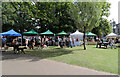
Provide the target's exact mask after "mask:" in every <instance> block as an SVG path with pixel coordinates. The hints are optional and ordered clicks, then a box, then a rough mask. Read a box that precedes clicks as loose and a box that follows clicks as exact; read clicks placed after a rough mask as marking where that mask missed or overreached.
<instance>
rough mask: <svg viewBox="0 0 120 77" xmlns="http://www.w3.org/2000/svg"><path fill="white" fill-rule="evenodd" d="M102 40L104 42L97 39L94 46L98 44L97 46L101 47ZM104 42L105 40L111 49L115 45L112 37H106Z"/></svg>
mask: <svg viewBox="0 0 120 77" xmlns="http://www.w3.org/2000/svg"><path fill="white" fill-rule="evenodd" d="M103 42H104V41H103V39H98V40H97V45H96V48H98V46H99V48H101V46H102V44H103ZM105 42H107V43H108V45H110V47H111V49H112V48H116V45H115V43H116V40H115V39H114V38H111V39H109V38H108V39H107V40H106V41H105Z"/></svg>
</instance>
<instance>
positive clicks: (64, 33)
mask: <svg viewBox="0 0 120 77" xmlns="http://www.w3.org/2000/svg"><path fill="white" fill-rule="evenodd" d="M57 35H68V34H67V33H66V32H64V31H62V32H60V33H58V34H57Z"/></svg>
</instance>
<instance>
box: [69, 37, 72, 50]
mask: <svg viewBox="0 0 120 77" xmlns="http://www.w3.org/2000/svg"><path fill="white" fill-rule="evenodd" d="M70 46H71V48H72V38H71V36H70V37H69V47H70Z"/></svg>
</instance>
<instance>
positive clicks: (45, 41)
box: [1, 35, 116, 53]
mask: <svg viewBox="0 0 120 77" xmlns="http://www.w3.org/2000/svg"><path fill="white" fill-rule="evenodd" d="M24 39H25V41H24V43H25V44H24V45H25V47H26V48H30V49H34V48H35V46H36V47H37V48H38V49H46V48H47V47H48V46H59V47H61V48H66V47H71V48H72V47H73V46H76V42H79V41H80V39H78V38H76V39H75V38H74V37H71V36H56V37H51V36H45V35H44V36H30V37H29V36H25V37H24ZM106 42H109V45H110V46H111V48H116V46H115V40H114V39H107V41H106ZM20 43H21V42H19V41H18V37H15V38H14V39H12V43H11V44H12V46H13V48H14V49H13V50H14V51H17V52H15V53H18V52H19V46H20ZM102 43H103V40H102V39H98V40H97V45H96V47H98V46H101V44H102ZM86 44H87V41H86ZM79 46H80V45H79ZM2 47H4V49H6V48H8V46H7V38H6V37H5V36H3V37H2V45H1V49H2Z"/></svg>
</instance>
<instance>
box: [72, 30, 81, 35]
mask: <svg viewBox="0 0 120 77" xmlns="http://www.w3.org/2000/svg"><path fill="white" fill-rule="evenodd" d="M70 35H83V33H81V32H79V31H78V30H76V32H74V33H72V34H70Z"/></svg>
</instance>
